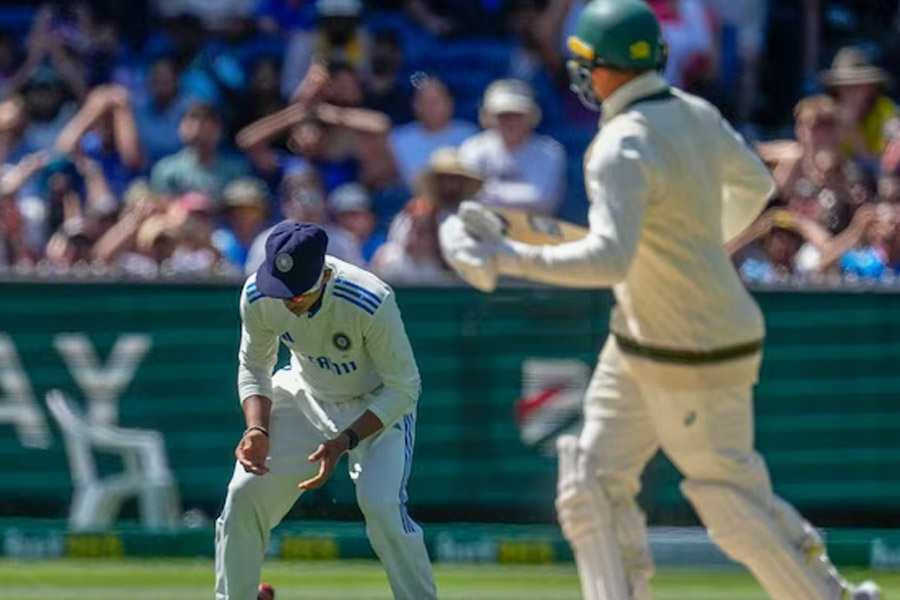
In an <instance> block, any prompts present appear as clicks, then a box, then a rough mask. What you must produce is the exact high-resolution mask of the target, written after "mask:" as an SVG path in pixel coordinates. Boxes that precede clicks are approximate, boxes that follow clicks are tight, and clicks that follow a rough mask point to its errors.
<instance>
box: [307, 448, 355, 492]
mask: <svg viewBox="0 0 900 600" xmlns="http://www.w3.org/2000/svg"><path fill="white" fill-rule="evenodd" d="M349 448H350V440H349V439H348V438H347V436H346V435H339V436H337V437H336V438H334V439H333V440H326V441H324V442H322V443H321V444H319V447H318V448H316V451H315V452H313V453H312V454H310V455H309V462H318V461H321V464H320V465H319V473H318V474H317V475H316V476H315V477H313V478H312V479H307V480H306V481H302V482H300V485H298V486H297V487H299V488H300V489H302V490H311V489H315V488H320V487H322V486H323V485H325V482H326V481H328V478H329V477H331V472H332V471H334V467H335V466H336V465H337V462H338V460H340V458H341V455H342V454H343V453H344V452H346V451H347V450H348V449H349Z"/></svg>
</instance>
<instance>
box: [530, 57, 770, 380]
mask: <svg viewBox="0 0 900 600" xmlns="http://www.w3.org/2000/svg"><path fill="white" fill-rule="evenodd" d="M666 89H667V85H666V83H665V81H664V80H663V79H662V78H661V77H660V76H658V75H657V74H655V73H647V74H644V75H641V76H640V77H638V78H636V79H634V80H632V81H630V82H629V83H627V84H626V85H624V86H622V87H621V88H619V89H618V90H617V91H616V92H615V93H614V94H613V95H612V96H611V97H610V98H608V99H607V100H605V101H604V102H603V118H602V121H601V126H600V131H599V132H598V134H597V136H596V138H595V139H594V142H593V143H592V144H591V147H590V148H589V149H588V151H587V154H586V157H585V166H584V177H585V186H586V187H587V192H588V197H589V199H590V202H591V205H590V211H589V215H588V217H589V222H590V233H589V234H588V236H587V237H586V238H585V239H583V240H581V241H578V242H574V243H570V244H563V245H559V246H524V247H522V248H521V249H520V253H521V254H522V255H523V256H522V259H521V260H520V261H519V265H518V268H519V269H520V270H521V271H522V274H523V275H524V276H526V277H528V278H530V279H535V280H538V281H543V282H546V283H552V284H556V285H569V286H577V287H607V286H612V287H613V291H614V292H615V296H616V301H617V308H616V310H615V311H614V312H613V316H612V320H611V327H612V329H613V331H614V332H616V333H617V334H620V335H622V336H627V337H628V338H631V339H633V340H636V341H637V342H638V343H640V344H644V345H647V346H657V347H661V348H672V349H680V350H685V351H711V350H715V349H719V348H723V347H729V346H734V345H741V344H746V343H748V342H753V341H756V340H759V339H761V338H762V336H763V320H762V315H761V313H760V311H759V308H758V307H757V305H756V302H755V301H754V300H753V298H752V297H751V296H750V294H749V293H748V292H747V290H746V289H745V287H744V285H743V283H742V282H741V280H740V278H739V277H738V274H737V273H736V271H735V269H734V267H733V265H732V263H731V259H730V258H729V256H728V254H727V253H726V251H725V250H724V248H723V240H727V239H730V238H731V237H733V236H735V235H737V234H738V233H739V232H740V231H742V230H743V229H745V228H746V227H747V226H748V225H749V224H750V223H751V222H752V221H753V220H754V219H755V218H756V217H757V216H758V214H759V213H760V211H761V210H762V209H763V208H764V207H765V204H766V201H767V200H768V198H769V196H770V195H771V193H772V191H773V190H774V187H775V186H774V181H773V180H772V177H771V175H770V174H769V172H768V170H767V169H766V167H765V165H763V163H762V161H760V160H759V158H758V157H757V156H756V155H755V154H754V153H753V152H752V151H751V150H750V149H749V148H748V147H747V146H746V144H745V143H744V141H743V140H742V139H741V137H740V136H739V135H738V134H737V133H736V132H735V131H734V130H733V129H732V128H731V127H730V126H729V125H728V123H727V122H726V121H725V120H724V119H723V118H722V116H721V115H720V114H719V111H718V110H716V109H715V107H713V106H712V105H710V104H709V103H708V102H706V101H704V100H702V99H700V98H697V97H695V96H691V95H690V94H686V93H684V92H681V91H679V90H672V91H671V93H672V94H673V95H674V99H664V98H665V97H666V96H665V92H666ZM660 94H662V96H661V98H662V99H659V100H657V101H647V102H643V103H640V102H637V101H639V100H640V99H641V98H646V97H649V96H658V97H659V96H660ZM634 362H635V363H637V362H639V361H637V360H635V361H634ZM646 362H648V364H642V365H641V368H643V369H650V370H653V369H655V370H657V371H666V370H669V371H672V370H674V371H678V368H677V367H675V366H671V365H669V366H671V367H672V369H668V367H667V368H663V367H662V366H660V365H652V364H649V361H646ZM758 365H759V356H758V355H756V356H748V357H746V358H745V359H744V360H735V361H730V362H729V363H727V364H725V363H723V364H722V365H719V366H717V367H713V366H710V367H709V368H705V369H701V370H704V371H705V372H706V373H705V374H704V373H700V372H699V371H697V369H694V371H696V372H695V373H693V374H691V375H690V376H689V378H690V377H695V379H696V381H694V382H693V384H696V385H697V386H698V387H708V386H710V385H731V384H743V383H746V382H748V381H754V380H755V379H756V375H757V371H758ZM681 371H682V372H683V371H685V369H683V368H682V369H681ZM642 372H645V371H642ZM669 374H671V373H664V374H663V376H661V378H665V377H664V376H668V375H669ZM648 375H649V373H648ZM682 375H684V373H680V374H679V376H682ZM693 384H691V385H693Z"/></svg>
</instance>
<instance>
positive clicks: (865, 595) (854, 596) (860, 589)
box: [848, 581, 884, 600]
mask: <svg viewBox="0 0 900 600" xmlns="http://www.w3.org/2000/svg"><path fill="white" fill-rule="evenodd" d="M848 598H849V600H884V594H882V593H881V588H879V587H878V586H877V585H876V584H875V582H874V581H864V582H862V583H861V584H859V585H857V586H854V587H853V589H852V590H851V592H850V596H848Z"/></svg>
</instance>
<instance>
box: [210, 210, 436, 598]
mask: <svg viewBox="0 0 900 600" xmlns="http://www.w3.org/2000/svg"><path fill="white" fill-rule="evenodd" d="M327 243H328V236H327V235H326V233H325V231H324V230H322V229H321V228H320V227H318V226H317V225H312V224H307V223H296V222H285V223H281V224H280V225H278V226H276V227H275V228H274V230H273V231H272V233H271V234H270V235H269V237H268V239H267V240H266V258H265V262H264V263H263V264H262V266H261V267H260V268H259V270H258V271H257V272H256V273H255V274H254V275H251V276H250V277H249V278H248V279H247V282H246V283H245V285H244V288H243V291H242V293H241V301H240V302H241V304H240V306H241V318H242V320H243V327H242V331H241V346H240V352H239V355H238V361H239V366H238V392H239V394H240V399H241V403H242V405H243V410H244V417H245V419H246V423H247V429H246V431H244V434H243V437H242V438H241V440H240V442H239V443H238V446H237V449H236V450H235V455H236V456H237V464H236V465H235V469H234V475H233V477H232V479H231V483H230V484H229V485H228V495H227V497H226V499H225V507H224V509H223V510H222V515H221V516H220V517H219V519H218V520H217V521H216V599H217V600H254V599H255V598H256V597H257V585H258V583H259V576H260V566H261V564H262V560H263V555H264V554H265V551H266V547H267V546H268V543H269V532H270V530H271V529H272V528H273V527H275V526H276V525H277V524H278V523H279V522H280V521H281V519H282V518H283V517H284V515H285V514H286V513H287V512H288V510H290V508H291V506H293V504H294V502H296V501H297V498H299V497H300V494H302V493H303V491H304V490H306V489H310V488H316V487H319V486H321V485H323V484H324V483H325V481H326V480H327V479H328V477H329V476H330V475H331V472H332V470H333V469H334V467H335V464H336V463H337V461H338V459H339V458H340V457H341V455H343V454H344V453H345V452H346V453H348V454H349V460H348V462H349V467H350V477H351V478H352V479H353V481H354V483H355V484H356V498H357V501H358V502H359V507H360V509H361V510H362V513H363V515H364V516H365V519H366V533H367V534H368V536H369V541H370V542H371V543H372V547H373V548H374V549H375V552H376V554H378V557H379V558H380V559H381V562H382V564H383V565H384V568H385V571H386V572H387V576H388V580H389V582H390V585H391V589H392V591H393V593H394V598H397V599H399V600H432V599H435V598H437V594H436V591H435V584H434V576H433V574H432V572H431V564H430V562H429V560H428V554H427V552H426V549H425V544H424V541H423V539H422V529H421V527H419V526H418V525H417V524H416V523H415V522H414V521H413V520H412V519H411V518H410V517H409V515H407V513H406V506H405V504H406V481H407V478H408V477H409V472H410V461H411V460H412V452H413V442H414V438H415V431H414V429H415V407H416V402H417V400H418V397H419V390H420V380H419V372H418V368H417V366H416V361H415V358H414V356H413V353H412V348H411V347H410V344H409V340H408V339H407V337H406V332H405V330H404V328H403V322H402V321H401V319H400V311H399V309H398V308H397V302H396V300H395V298H394V292H393V290H392V289H391V288H390V287H389V286H388V285H387V284H385V283H384V282H382V281H381V280H380V279H378V278H377V277H375V276H374V275H372V274H370V273H368V272H366V271H364V270H362V269H360V268H358V267H355V266H353V265H350V264H349V263H345V262H343V261H340V260H338V259H336V258H333V257H331V256H326V254H325V250H326V246H327ZM279 341H280V342H281V343H282V344H284V345H285V346H287V348H288V349H289V350H290V356H291V361H290V365H288V366H286V367H285V368H283V369H281V370H279V371H278V372H277V373H276V374H275V375H274V376H273V375H272V369H273V367H274V366H275V361H276V358H277V354H278V344H279ZM298 484H299V485H298Z"/></svg>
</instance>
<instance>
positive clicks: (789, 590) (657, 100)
mask: <svg viewBox="0 0 900 600" xmlns="http://www.w3.org/2000/svg"><path fill="white" fill-rule="evenodd" d="M568 44H569V48H570V50H571V52H572V53H573V55H574V58H573V60H571V61H570V64H569V71H570V76H571V79H572V89H573V90H574V91H575V92H576V93H577V94H578V95H579V97H580V98H581V99H582V101H583V102H584V103H585V104H586V105H587V106H588V107H590V108H594V109H597V110H599V109H600V104H601V102H602V117H601V119H600V131H599V132H598V134H597V136H596V137H595V138H594V141H593V143H592V144H591V146H590V148H589V149H588V151H587V154H586V157H585V164H584V177H585V185H586V187H587V192H588V196H589V198H590V209H589V215H588V217H589V224H590V231H589V233H588V234H587V236H586V237H585V238H584V239H582V240H580V241H575V242H569V243H564V244H561V245H555V246H549V245H548V246H537V245H526V244H523V243H520V242H516V241H513V240H510V239H508V238H507V237H505V236H504V235H503V233H502V232H503V231H504V229H503V226H502V223H501V222H499V221H498V219H496V217H495V216H494V215H493V213H491V212H489V211H488V210H487V209H486V208H484V207H482V206H480V205H478V204H475V203H471V202H467V203H464V204H463V205H461V207H460V210H459V212H458V215H457V216H456V217H451V218H449V219H448V220H447V221H445V222H444V223H443V224H442V227H441V232H440V233H441V235H440V240H441V244H442V248H443V251H444V254H445V256H446V258H447V259H448V261H449V262H450V263H451V264H453V265H454V266H455V267H456V268H457V270H458V271H459V272H460V274H461V275H462V276H463V277H465V278H467V279H468V280H469V282H470V283H472V284H473V285H475V286H476V287H479V288H480V289H482V290H486V291H490V290H491V289H493V287H494V285H495V280H496V277H497V276H498V275H508V276H514V277H521V278H526V279H531V280H534V281H538V282H543V283H547V284H551V285H559V286H572V287H612V288H613V291H614V293H615V297H616V301H617V306H616V308H615V309H614V311H613V314H612V316H611V320H610V327H611V334H610V336H609V338H608V340H607V342H606V344H605V346H604V348H603V350H602V352H601V354H600V359H599V364H598V366H597V368H596V370H595V372H594V375H593V378H592V380H591V383H590V385H589V387H588V391H587V395H586V398H585V409H584V410H585V425H584V428H583V430H582V432H581V434H580V437H578V438H575V437H574V436H566V437H561V438H560V439H559V441H558V449H559V455H560V473H559V487H558V496H557V501H556V506H557V512H558V516H559V520H560V523H561V525H562V529H563V532H564V534H565V536H566V539H567V540H568V541H569V543H570V545H571V546H572V549H573V551H574V554H575V558H576V561H577V566H578V573H579V576H580V579H581V585H582V590H583V595H584V598H585V599H586V600H649V599H651V598H652V597H653V594H652V591H651V588H650V584H649V581H650V578H651V576H652V574H653V561H652V558H651V556H650V552H649V547H648V542H647V537H646V525H645V520H644V516H643V514H642V513H641V511H640V509H639V508H638V506H637V504H636V502H635V496H636V494H637V493H638V489H639V486H640V474H641V471H642V470H643V469H644V466H645V465H646V464H647V461H648V460H649V459H650V458H651V457H652V456H653V455H654V454H655V453H656V451H657V450H658V449H660V448H661V449H662V450H663V451H664V452H665V453H666V455H667V456H668V457H669V458H670V459H671V460H672V462H673V463H674V464H675V465H676V466H677V467H678V469H679V470H680V471H681V473H682V474H683V475H684V481H683V483H682V484H681V489H682V492H683V493H684V495H685V496H686V497H687V499H688V500H689V501H690V502H691V504H692V505H693V506H694V508H695V509H696V511H697V513H698V515H699V516H700V519H701V520H702V521H703V523H704V524H705V525H706V527H707V529H708V530H709V533H710V536H711V537H712V539H713V540H714V541H715V542H716V543H717V544H718V545H719V546H720V547H721V548H722V550H723V551H724V552H725V553H726V554H728V555H729V556H730V557H731V558H733V559H734V560H736V561H739V562H741V563H743V564H745V565H746V566H747V567H748V568H749V569H750V571H751V572H752V573H753V575H754V576H755V577H756V578H757V580H758V581H759V582H760V584H761V585H762V587H763V588H764V589H765V590H766V591H767V592H768V594H769V595H770V596H771V597H772V598H773V599H774V600H876V599H879V598H881V594H880V592H879V591H878V588H877V586H875V585H874V584H872V583H870V582H867V583H864V584H862V585H860V586H853V585H851V584H849V583H848V582H847V581H846V580H844V579H843V578H842V577H841V576H840V575H839V574H838V572H837V571H836V570H835V568H834V567H833V565H832V564H831V562H830V561H829V559H828V557H827V556H826V555H825V548H824V545H823V542H822V540H821V538H820V537H819V535H818V534H817V533H816V531H815V530H814V529H813V527H812V526H811V525H810V524H809V523H807V522H806V521H804V520H803V518H802V517H801V516H800V515H799V514H798V513H797V512H796V511H795V510H794V509H793V508H792V507H791V506H790V505H789V504H787V503H786V502H785V501H784V500H782V499H780V498H779V497H777V496H775V495H774V494H773V492H772V485H771V483H770V481H769V473H768V470H767V468H766V465H765V463H764V462H763V459H762V458H761V457H760V455H759V454H757V453H756V452H755V450H754V441H753V401H752V388H753V385H754V384H755V383H756V381H757V375H758V371H759V365H760V358H761V349H762V343H763V333H764V332H763V320H762V315H761V312H760V310H759V308H758V307H757V305H756V303H755V302H754V300H753V298H752V297H751V296H750V294H749V293H748V292H747V291H746V290H745V288H744V286H743V285H742V283H741V281H740V279H739V278H738V275H737V274H736V272H735V270H734V268H733V266H732V264H731V261H730V260H729V257H728V255H727V254H726V252H725V250H724V249H723V242H724V241H726V240H728V239H730V238H732V237H733V236H735V235H736V234H738V233H739V232H741V231H742V230H743V229H744V228H746V227H747V226H748V225H749V224H750V223H751V222H752V221H753V220H754V219H755V218H756V217H757V215H759V213H760V212H761V210H762V209H763V208H764V206H765V204H766V202H767V200H768V198H769V196H770V194H771V193H772V191H773V189H774V183H773V181H772V178H771V177H770V175H769V173H768V172H767V170H766V168H765V166H764V165H763V164H762V162H761V161H760V160H759V159H758V158H757V157H756V156H755V155H754V154H753V153H752V152H751V151H750V150H749V149H748V148H747V146H746V145H745V143H744V141H743V140H742V138H741V137H740V136H739V135H738V134H737V133H736V132H735V131H734V130H733V129H732V128H731V127H730V126H729V125H728V123H727V122H726V121H725V120H724V119H723V118H722V116H721V115H720V114H719V112H718V111H717V110H716V109H715V108H714V107H713V106H712V105H710V104H708V103H707V102H705V101H704V100H702V99H700V98H697V97H695V96H692V95H690V94H686V93H684V92H682V91H680V90H677V89H672V88H670V87H669V86H668V85H667V84H666V82H665V80H664V79H663V78H662V77H661V76H660V75H659V71H661V70H662V68H663V66H664V65H665V60H666V47H665V44H664V42H663V41H662V37H661V34H660V27H659V23H658V22H657V20H656V18H655V16H654V14H653V13H652V11H651V10H650V8H648V6H647V5H646V4H645V3H644V2H643V1H641V0H593V1H592V2H590V3H589V4H588V5H587V6H586V8H585V9H584V12H583V13H582V15H581V17H580V20H579V22H578V25H577V35H575V36H573V37H572V38H570V39H569V42H568Z"/></svg>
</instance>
